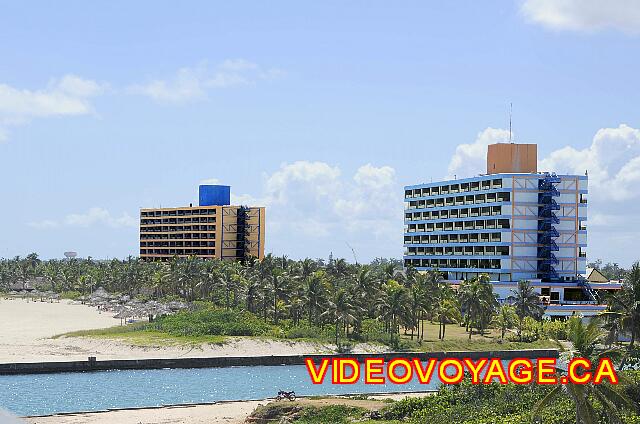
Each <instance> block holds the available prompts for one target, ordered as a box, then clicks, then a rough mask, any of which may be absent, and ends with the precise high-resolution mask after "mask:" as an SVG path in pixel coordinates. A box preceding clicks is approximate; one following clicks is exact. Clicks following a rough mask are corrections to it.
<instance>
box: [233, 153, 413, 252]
mask: <svg viewBox="0 0 640 424" xmlns="http://www.w3.org/2000/svg"><path fill="white" fill-rule="evenodd" d="M232 200H233V203H235V204H248V205H256V206H266V207H267V210H266V216H267V227H268V232H269V234H271V235H270V236H268V240H269V242H270V245H269V246H268V249H270V250H274V251H276V252H280V253H286V252H289V253H292V254H295V252H296V251H300V252H305V253H304V254H305V255H314V254H315V255H317V256H326V255H327V254H328V253H329V251H333V252H334V254H337V255H342V256H345V255H348V256H349V257H351V250H350V248H348V246H347V243H349V244H351V245H352V246H353V247H354V249H356V251H357V252H358V254H359V255H360V256H361V257H362V258H364V257H366V256H367V255H368V256H370V257H375V256H384V255H388V256H397V255H398V252H399V251H400V250H399V249H401V247H399V246H401V244H402V240H401V236H402V208H403V203H402V187H401V186H400V185H399V184H398V182H397V180H396V177H395V170H394V169H393V168H391V167H389V166H381V167H376V166H374V165H372V164H365V165H363V166H361V167H359V168H358V169H357V170H356V171H355V173H354V174H353V175H352V176H349V175H344V173H343V172H342V170H341V169H340V168H339V167H338V166H335V165H331V164H328V163H326V162H311V161H297V162H293V163H285V164H282V165H281V167H280V168H279V169H278V170H276V171H275V172H273V173H271V174H268V175H265V176H264V184H263V189H262V191H261V192H260V193H257V195H240V196H236V195H234V196H232ZM278 243H284V244H282V245H279V244H278ZM298 246H299V249H298V248H297V247H298Z"/></svg>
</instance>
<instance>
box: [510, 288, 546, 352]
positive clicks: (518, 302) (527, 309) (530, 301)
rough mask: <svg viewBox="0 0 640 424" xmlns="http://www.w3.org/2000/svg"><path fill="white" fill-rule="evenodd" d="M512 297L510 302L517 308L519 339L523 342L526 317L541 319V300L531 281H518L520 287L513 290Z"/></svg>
mask: <svg viewBox="0 0 640 424" xmlns="http://www.w3.org/2000/svg"><path fill="white" fill-rule="evenodd" d="M511 293H512V294H513V295H512V296H510V297H509V300H511V301H512V302H513V306H515V308H516V314H517V315H518V339H519V340H520V341H522V324H523V322H524V319H525V318H526V317H533V318H539V317H540V316H541V315H542V313H543V308H542V306H541V305H540V298H539V297H538V294H537V293H536V292H535V291H534V289H533V286H532V285H531V283H530V282H529V281H526V280H520V281H518V287H517V288H516V289H511Z"/></svg>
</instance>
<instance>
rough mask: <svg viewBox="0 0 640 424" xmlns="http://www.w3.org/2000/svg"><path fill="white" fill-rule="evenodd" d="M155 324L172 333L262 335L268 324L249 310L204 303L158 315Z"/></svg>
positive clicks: (268, 330)
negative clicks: (221, 307) (199, 306)
mask: <svg viewBox="0 0 640 424" xmlns="http://www.w3.org/2000/svg"><path fill="white" fill-rule="evenodd" d="M156 328H158V329H159V330H161V331H165V332H167V333H169V334H172V335H176V336H207V335H216V336H264V335H267V334H268V333H269V332H270V330H271V326H270V325H269V324H267V323H265V322H264V321H262V320H261V319H259V318H258V317H256V316H255V315H254V314H252V313H250V312H239V311H226V310H221V309H217V308H212V307H205V308H201V309H198V310H195V311H181V312H178V313H176V314H174V315H169V316H165V317H161V318H159V319H158V320H157V322H156Z"/></svg>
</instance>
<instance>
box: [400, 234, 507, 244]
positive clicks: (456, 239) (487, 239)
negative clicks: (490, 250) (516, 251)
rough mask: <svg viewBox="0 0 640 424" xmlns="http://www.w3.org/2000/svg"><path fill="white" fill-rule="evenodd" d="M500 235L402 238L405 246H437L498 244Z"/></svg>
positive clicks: (445, 235)
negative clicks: (446, 244) (450, 244)
mask: <svg viewBox="0 0 640 424" xmlns="http://www.w3.org/2000/svg"><path fill="white" fill-rule="evenodd" d="M501 241H502V238H501V233H480V234H442V235H436V234H431V235H427V236H404V243H405V244H439V243H500V242H501Z"/></svg>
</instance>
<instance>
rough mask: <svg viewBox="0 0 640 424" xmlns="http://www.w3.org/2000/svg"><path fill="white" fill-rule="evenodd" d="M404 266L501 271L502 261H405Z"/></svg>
mask: <svg viewBox="0 0 640 424" xmlns="http://www.w3.org/2000/svg"><path fill="white" fill-rule="evenodd" d="M404 265H405V266H407V267H408V266H413V267H416V268H418V267H424V268H438V269H446V268H468V269H500V259H405V260H404Z"/></svg>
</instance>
